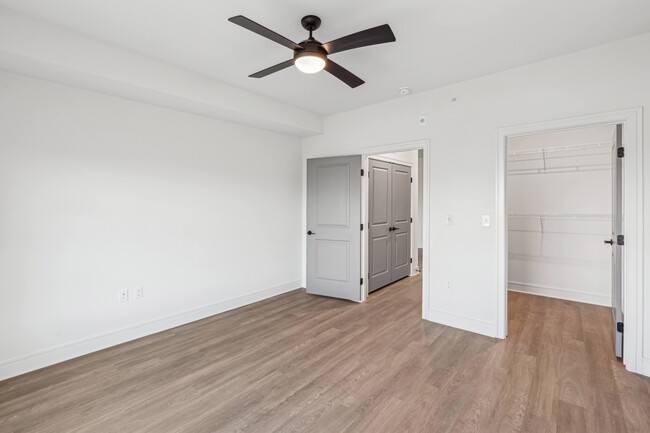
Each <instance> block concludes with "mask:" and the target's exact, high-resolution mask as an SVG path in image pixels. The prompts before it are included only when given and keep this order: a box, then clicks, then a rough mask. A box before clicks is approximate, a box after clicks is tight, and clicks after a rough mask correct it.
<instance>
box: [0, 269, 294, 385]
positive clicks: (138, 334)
mask: <svg viewBox="0 0 650 433" xmlns="http://www.w3.org/2000/svg"><path fill="white" fill-rule="evenodd" d="M300 287H302V285H301V284H300V281H292V282H290V283H286V284H282V285H280V286H277V287H271V288H268V289H265V290H260V291H258V292H254V293H249V294H247V295H244V296H240V297H237V298H233V299H228V300H226V301H222V302H217V303H214V304H210V305H206V306H203V307H199V308H196V309H193V310H189V311H183V312H181V313H178V314H174V315H171V316H167V317H162V318H159V319H155V320H152V321H149V322H145V323H141V324H138V325H135V326H131V327H128V328H124V329H120V330H117V331H113V332H110V333H107V334H102V335H97V336H94V337H90V338H86V339H83V340H79V341H75V342H72V343H69V344H65V345H62V346H58V347H53V348H49V349H45V350H42V351H39V352H35V353H31V354H29V355H25V356H21V357H19V358H14V359H9V360H6V361H0V380H4V379H8V378H10V377H14V376H18V375H20V374H24V373H28V372H30V371H34V370H38V369H39V368H43V367H47V366H49V365H53V364H57V363H59V362H63V361H67V360H70V359H73V358H77V357H79V356H82V355H87V354H89V353H92V352H96V351H98V350H102V349H106V348H108V347H111V346H115V345H118V344H122V343H126V342H127V341H131V340H135V339H138V338H142V337H145V336H147V335H151V334H155V333H156V332H161V331H165V330H167V329H171V328H175V327H177V326H181V325H185V324H187V323H190V322H194V321H196V320H200V319H204V318H206V317H210V316H214V315H215V314H219V313H223V312H225V311H229V310H233V309H235V308H239V307H243V306H244V305H249V304H252V303H254V302H258V301H262V300H264V299H267V298H271V297H273V296H277V295H280V294H282V293H286V292H290V291H292V290H296V289H297V288H300Z"/></svg>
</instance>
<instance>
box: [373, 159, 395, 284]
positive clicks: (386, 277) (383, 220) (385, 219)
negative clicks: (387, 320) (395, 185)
mask: <svg viewBox="0 0 650 433" xmlns="http://www.w3.org/2000/svg"><path fill="white" fill-rule="evenodd" d="M368 177H369V178H368V185H369V188H368V241H369V248H368V263H369V266H368V274H369V276H370V278H369V280H370V281H369V283H368V291H369V292H372V291H373V290H377V289H379V288H380V287H384V286H385V285H387V284H390V283H391V282H392V275H391V269H392V267H393V259H392V252H393V247H392V237H391V236H390V235H392V230H390V231H389V228H391V227H392V221H393V219H392V210H393V207H392V206H391V192H392V185H391V164H390V163H389V162H384V161H378V160H375V159H370V161H369V164H368Z"/></svg>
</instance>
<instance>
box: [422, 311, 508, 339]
mask: <svg viewBox="0 0 650 433" xmlns="http://www.w3.org/2000/svg"><path fill="white" fill-rule="evenodd" d="M429 320H431V321H432V322H436V323H440V324H442V325H446V326H451V327H453V328H458V329H462V330H463V331H469V332H474V333H476V334H481V335H487V336H495V335H496V333H497V328H496V324H495V323H493V322H487V321H485V320H481V319H475V318H473V317H468V316H464V315H462V314H456V313H450V312H448V311H442V310H437V309H435V308H430V309H429Z"/></svg>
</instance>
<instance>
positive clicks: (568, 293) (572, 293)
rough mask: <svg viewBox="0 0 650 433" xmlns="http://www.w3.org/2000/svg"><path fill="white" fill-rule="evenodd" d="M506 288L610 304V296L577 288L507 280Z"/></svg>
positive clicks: (597, 303) (606, 305)
mask: <svg viewBox="0 0 650 433" xmlns="http://www.w3.org/2000/svg"><path fill="white" fill-rule="evenodd" d="M508 290H510V291H512V292H522V293H528V294H530V295H539V296H546V297H548V298H557V299H564V300H566V301H576V302H584V303H586V304H595V305H602V306H605V307H611V306H612V299H611V297H610V296H603V295H594V294H592V293H586V292H580V291H577V290H569V289H560V288H557V287H546V286H537V285H534V284H527V283H517V282H513V281H509V282H508Z"/></svg>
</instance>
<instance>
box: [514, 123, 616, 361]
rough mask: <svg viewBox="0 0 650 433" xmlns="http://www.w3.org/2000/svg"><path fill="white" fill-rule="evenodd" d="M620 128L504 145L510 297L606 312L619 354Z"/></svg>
mask: <svg viewBox="0 0 650 433" xmlns="http://www.w3.org/2000/svg"><path fill="white" fill-rule="evenodd" d="M622 133H623V128H622V125H620V124H609V125H601V126H594V127H588V128H577V129H571V130H564V131H557V132H548V133H543V134H533V135H523V136H518V137H511V138H508V140H507V182H506V185H507V186H506V197H507V211H508V214H507V221H508V225H507V227H508V233H507V236H508V290H509V291H511V292H513V291H514V292H523V293H527V294H533V295H540V296H545V297H550V298H558V299H563V300H569V301H577V302H582V303H588V304H595V305H600V306H605V307H609V308H611V313H612V321H611V323H610V324H609V325H608V326H610V327H611V332H612V334H613V341H612V343H613V344H612V345H613V347H612V350H613V351H614V353H615V354H616V356H617V357H622V354H623V333H622V331H623V314H622V302H621V301H622V272H621V269H622V266H623V263H622V260H623V256H622V251H623V246H624V234H623V232H622V229H623V225H622V205H623V203H622V197H623V189H622V188H623V182H622V180H623V160H624V151H623V135H622Z"/></svg>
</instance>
